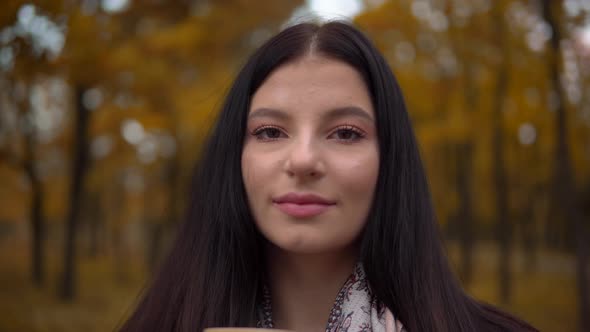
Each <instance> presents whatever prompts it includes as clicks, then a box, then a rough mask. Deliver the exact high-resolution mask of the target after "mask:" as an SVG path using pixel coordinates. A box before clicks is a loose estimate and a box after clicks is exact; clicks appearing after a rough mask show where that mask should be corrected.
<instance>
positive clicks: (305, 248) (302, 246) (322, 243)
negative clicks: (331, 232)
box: [270, 235, 346, 255]
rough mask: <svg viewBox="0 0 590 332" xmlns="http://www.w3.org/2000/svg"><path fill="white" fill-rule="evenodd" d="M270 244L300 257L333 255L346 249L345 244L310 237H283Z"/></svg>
mask: <svg viewBox="0 0 590 332" xmlns="http://www.w3.org/2000/svg"><path fill="white" fill-rule="evenodd" d="M270 243H271V244H272V245H273V246H274V247H277V248H278V249H279V250H281V251H284V252H287V253H292V254H300V255H309V254H326V253H333V252H337V251H339V250H344V248H346V245H345V244H341V243H333V242H331V241H330V240H329V239H321V238H310V237H309V236H302V235H299V236H291V237H282V238H281V239H277V241H272V240H271V241H270Z"/></svg>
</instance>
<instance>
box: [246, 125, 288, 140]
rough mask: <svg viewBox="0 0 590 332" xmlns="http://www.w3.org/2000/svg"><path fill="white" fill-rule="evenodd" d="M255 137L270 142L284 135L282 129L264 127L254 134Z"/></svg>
mask: <svg viewBox="0 0 590 332" xmlns="http://www.w3.org/2000/svg"><path fill="white" fill-rule="evenodd" d="M253 135H254V136H256V138H257V139H259V140H262V141H269V140H276V139H279V138H281V135H283V133H282V132H281V130H280V129H278V128H275V127H262V128H259V129H257V130H256V131H255V132H254V133H253Z"/></svg>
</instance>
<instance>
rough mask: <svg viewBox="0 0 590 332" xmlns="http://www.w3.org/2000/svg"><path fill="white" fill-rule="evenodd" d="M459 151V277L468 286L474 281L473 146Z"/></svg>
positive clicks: (467, 146) (459, 147)
mask: <svg viewBox="0 0 590 332" xmlns="http://www.w3.org/2000/svg"><path fill="white" fill-rule="evenodd" d="M457 151H458V154H457V190H458V193H459V204H460V207H459V214H458V216H459V218H458V226H459V229H458V231H459V243H460V248H461V261H460V266H459V275H460V276H461V280H462V281H463V282H464V283H465V284H466V285H468V284H470V283H471V281H472V279H473V278H472V275H473V201H472V199H473V192H472V190H471V180H472V178H473V172H472V160H473V144H471V143H464V144H460V145H459V146H457Z"/></svg>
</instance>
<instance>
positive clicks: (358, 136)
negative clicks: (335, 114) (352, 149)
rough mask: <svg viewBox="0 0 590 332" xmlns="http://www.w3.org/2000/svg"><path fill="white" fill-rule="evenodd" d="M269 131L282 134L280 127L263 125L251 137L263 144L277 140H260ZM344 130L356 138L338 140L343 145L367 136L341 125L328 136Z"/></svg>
mask: <svg viewBox="0 0 590 332" xmlns="http://www.w3.org/2000/svg"><path fill="white" fill-rule="evenodd" d="M269 129H273V130H278V131H279V132H280V133H279V135H281V134H284V132H283V129H282V128H280V127H277V126H269V125H263V126H260V127H258V128H256V129H254V130H253V131H252V133H251V135H252V136H254V137H256V139H258V140H260V141H265V142H269V141H276V140H278V139H279V138H280V137H270V138H262V137H260V136H261V135H262V134H263V133H265V132H267V130H269ZM344 130H345V131H349V132H352V133H354V134H356V135H357V137H356V138H353V139H338V140H339V141H341V142H343V143H354V142H357V141H359V140H361V139H363V138H365V137H366V136H367V134H366V133H365V132H364V131H363V130H361V129H360V128H358V127H356V126H353V125H341V126H338V127H336V128H335V129H334V130H333V131H332V132H331V133H330V135H329V136H332V135H334V134H336V133H338V132H340V131H344Z"/></svg>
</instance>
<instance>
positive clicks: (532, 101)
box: [0, 0, 590, 332]
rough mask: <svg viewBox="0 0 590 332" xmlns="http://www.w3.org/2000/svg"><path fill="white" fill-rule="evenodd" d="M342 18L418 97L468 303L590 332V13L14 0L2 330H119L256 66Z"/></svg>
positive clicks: (468, 5)
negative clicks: (195, 173) (227, 105)
mask: <svg viewBox="0 0 590 332" xmlns="http://www.w3.org/2000/svg"><path fill="white" fill-rule="evenodd" d="M334 17H335V18H348V19H351V20H353V21H354V23H355V24H356V25H357V26H359V27H360V28H361V29H363V30H364V31H365V32H366V33H367V34H368V35H369V36H370V37H371V38H372V39H373V40H374V41H375V42H376V44H377V46H378V47H379V49H380V50H381V51H382V52H383V54H384V55H385V56H386V58H387V60H388V61H389V63H390V65H391V67H392V68H393V70H394V72H395V73H396V75H397V78H398V80H399V82H400V84H401V86H402V89H403V91H404V93H405V97H406V101H407V104H408V108H409V112H410V114H411V117H412V120H413V122H414V125H415V128H416V132H417V135H418V138H419V141H420V148H421V152H422V156H423V158H424V161H425V164H426V167H427V171H428V173H429V180H430V183H431V188H432V194H433V197H434V200H435V204H436V209H437V215H438V219H439V222H440V225H441V229H442V230H443V234H444V236H445V241H446V245H447V248H448V252H449V256H450V257H451V260H452V263H453V267H454V269H455V271H456V273H457V275H458V276H459V277H460V279H461V281H462V283H463V284H464V286H465V287H466V289H467V290H468V291H469V293H470V294H472V295H473V296H474V297H477V298H479V299H482V300H484V301H487V302H489V303H492V304H496V305H499V306H500V307H502V308H505V309H506V310H509V311H511V312H513V313H515V314H517V315H518V316H520V317H522V318H523V319H525V320H527V321H529V322H531V323H532V324H534V325H535V326H536V327H538V328H539V329H541V330H544V331H590V309H589V306H590V304H589V296H590V291H589V284H590V279H589V276H588V272H589V271H588V270H589V268H588V255H589V248H588V247H589V245H590V238H589V237H588V233H589V229H590V167H589V165H590V1H589V0H565V1H550V0H520V1H516V0H515V1H508V0H498V1H492V0H413V1H411V0H398V1H394V0H388V1H387V0H385V1H384V0H365V1H359V0H356V1H355V0H347V1H344V0H341V1H336V0H334V1H327V0H319V1H303V0H257V1H246V0H175V1H164V0H81V1H80V0H45V1H42V0H39V1H33V2H31V1H21V0H2V2H1V3H0V331H2V332H4V331H86V332H93V331H110V330H113V329H115V328H116V327H117V326H118V324H120V323H121V321H122V320H124V319H125V317H126V316H127V315H128V314H129V312H130V310H132V308H133V305H134V303H135V301H136V300H137V295H138V294H139V292H140V291H141V289H142V286H143V285H144V283H145V282H146V281H147V280H149V278H150V276H151V273H152V271H153V269H154V267H155V266H156V265H157V264H158V262H159V260H160V259H161V258H162V256H163V254H165V252H166V250H167V248H168V247H169V244H170V242H171V241H172V239H173V237H174V230H175V228H176V226H177V225H178V224H179V222H180V220H181V219H182V216H183V211H184V206H185V201H186V197H187V192H188V190H189V187H188V184H189V181H190V177H191V170H192V169H193V167H194V165H195V163H198V158H199V151H200V150H201V147H202V143H203V140H204V138H205V137H206V134H207V131H208V129H209V127H210V125H211V123H212V120H213V119H214V118H215V115H216V112H217V110H218V109H219V106H220V103H221V101H222V98H223V96H224V94H225V92H226V91H227V89H228V87H229V85H230V83H231V81H232V79H233V77H234V76H235V74H236V72H237V70H238V69H239V67H240V65H242V64H243V63H244V61H245V59H246V57H247V56H248V55H249V54H250V53H251V52H252V51H253V50H254V49H255V48H256V47H257V46H259V45H260V44H261V43H262V42H264V41H265V40H266V39H267V38H269V37H270V36H272V35H273V34H275V33H276V32H278V31H279V30H280V29H281V28H283V27H285V26H287V25H289V24H292V23H293V22H298V21H301V20H309V19H315V18H324V19H326V18H334Z"/></svg>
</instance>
